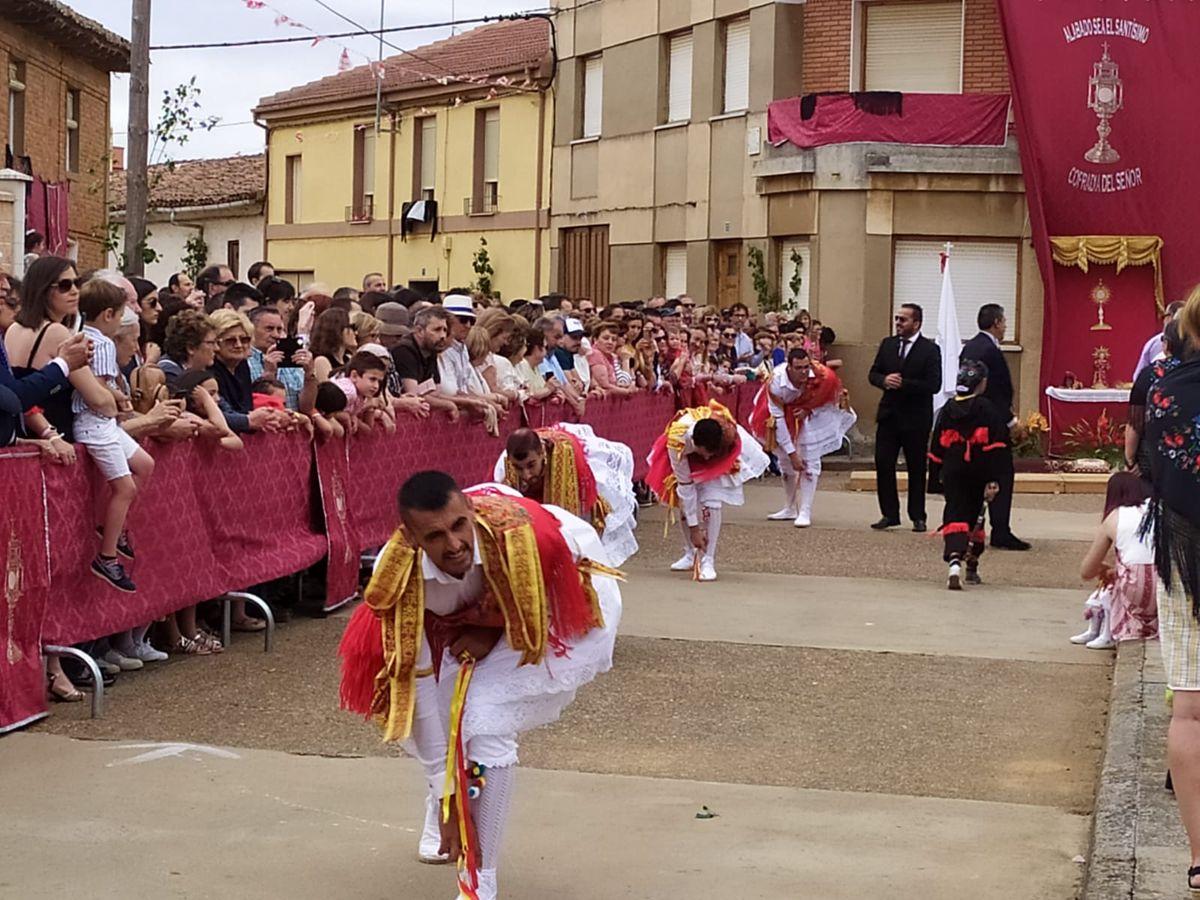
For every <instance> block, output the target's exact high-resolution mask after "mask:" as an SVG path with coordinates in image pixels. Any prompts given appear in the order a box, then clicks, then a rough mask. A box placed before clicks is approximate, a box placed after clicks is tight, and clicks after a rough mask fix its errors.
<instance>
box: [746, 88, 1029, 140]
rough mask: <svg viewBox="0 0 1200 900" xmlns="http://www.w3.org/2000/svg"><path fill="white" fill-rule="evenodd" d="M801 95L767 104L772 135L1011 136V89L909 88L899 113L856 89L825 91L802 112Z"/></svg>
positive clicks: (785, 137) (788, 137)
mask: <svg viewBox="0 0 1200 900" xmlns="http://www.w3.org/2000/svg"><path fill="white" fill-rule="evenodd" d="M802 103H803V98H801V97H790V98H788V99H787V100H776V101H775V102H774V103H771V104H770V105H769V106H768V107H767V139H768V140H769V141H770V142H771V143H772V144H778V143H781V142H783V141H789V142H791V143H793V144H795V145H796V146H797V147H801V148H804V149H808V148H810V147H823V146H825V145H826V144H851V143H858V142H863V141H878V142H882V143H892V144H933V145H937V146H943V147H969V146H989V147H1002V146H1003V145H1004V142H1005V140H1006V138H1007V131H1008V129H1007V122H1008V95H1007V94H905V95H904V97H903V100H902V104H901V106H902V112H901V113H899V114H898V115H875V114H873V113H870V112H866V111H865V110H861V109H859V108H858V106H857V104H856V103H855V100H854V96H853V95H852V94H820V95H818V96H817V97H816V98H815V106H814V109H813V113H812V115H811V116H810V117H809V118H807V119H805V118H803V117H802V115H801V111H800V107H801V105H802Z"/></svg>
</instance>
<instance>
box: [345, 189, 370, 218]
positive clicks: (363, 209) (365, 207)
mask: <svg viewBox="0 0 1200 900" xmlns="http://www.w3.org/2000/svg"><path fill="white" fill-rule="evenodd" d="M374 220H375V198H374V197H373V196H371V195H370V194H365V195H363V197H362V198H361V199H360V200H359V201H358V202H357V203H354V204H351V205H350V206H347V207H346V221H347V222H350V223H352V224H356V223H362V222H373V221H374Z"/></svg>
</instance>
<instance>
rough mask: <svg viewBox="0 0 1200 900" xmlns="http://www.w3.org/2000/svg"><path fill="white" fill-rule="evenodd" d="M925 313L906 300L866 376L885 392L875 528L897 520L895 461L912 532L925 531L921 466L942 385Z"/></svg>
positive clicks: (878, 434)
mask: <svg viewBox="0 0 1200 900" xmlns="http://www.w3.org/2000/svg"><path fill="white" fill-rule="evenodd" d="M924 318H925V314H924V311H923V310H922V309H921V307H919V306H918V305H917V304H915V303H906V304H904V305H903V306H901V307H900V309H899V310H898V311H897V313H896V336H895V337H889V338H884V339H883V341H882V343H880V345H879V352H878V353H876V354H875V362H874V363H873V364H872V365H871V372H870V375H869V378H870V380H871V384H873V385H875V387H877V388H879V389H880V390H882V391H883V399H882V400H880V401H879V414H878V415H877V416H876V420H875V421H876V423H877V425H876V428H875V491H876V494H877V495H878V497H879V511H880V512H881V513H883V518H882V519H880V520H879V521H878V522H876V523H875V524H874V525H872V526H871V527H872V528H874V529H875V530H876V531H882V530H884V529H885V528H895V527H896V526H897V525H899V524H900V495H899V493H898V492H897V490H896V460H897V459H898V458H899V456H900V451H902V450H903V451H904V462H905V465H906V466H907V467H908V517H909V518H910V519H912V523H913V531H917V532H921V531H924V530H925V465H926V454H928V452H929V432H930V430H932V428H933V395H934V394H936V393H937V392H938V391H940V390H941V389H942V354H941V351H940V350H939V349H938V346H937V344H935V343H934V342H933V341H931V340H929V339H928V338H925V337H922V336H921V324H922V322H923V321H924Z"/></svg>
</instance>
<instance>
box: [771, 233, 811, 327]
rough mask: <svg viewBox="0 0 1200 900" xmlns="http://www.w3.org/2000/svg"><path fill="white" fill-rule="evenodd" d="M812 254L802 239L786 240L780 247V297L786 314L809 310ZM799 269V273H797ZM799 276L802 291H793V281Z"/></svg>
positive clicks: (805, 241)
mask: <svg viewBox="0 0 1200 900" xmlns="http://www.w3.org/2000/svg"><path fill="white" fill-rule="evenodd" d="M811 260H812V254H811V252H810V248H809V246H808V241H807V240H804V239H802V238H794V239H788V240H784V241H782V242H781V243H780V245H779V296H780V297H781V298H782V299H783V309H784V311H785V312H798V311H799V310H802V309H808V296H809V292H808V289H809V284H810V283H811V282H812V269H811V266H810V262H811ZM797 267H798V268H799V273H797ZM797 274H799V276H800V290H799V292H796V291H794V290H792V279H793V278H794V277H796V275H797Z"/></svg>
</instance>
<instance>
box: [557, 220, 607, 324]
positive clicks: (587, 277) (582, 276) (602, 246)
mask: <svg viewBox="0 0 1200 900" xmlns="http://www.w3.org/2000/svg"><path fill="white" fill-rule="evenodd" d="M559 236H560V238H561V239H560V241H559V279H558V280H559V290H560V291H562V293H564V294H566V295H567V296H568V297H570V298H571V299H572V300H582V299H588V300H591V301H592V302H593V303H595V304H596V305H597V306H603V305H604V304H606V303H608V290H609V279H608V275H609V269H608V265H609V258H608V226H607V225H591V226H588V227H585V228H564V229H562V231H561V232H560V233H559Z"/></svg>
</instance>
